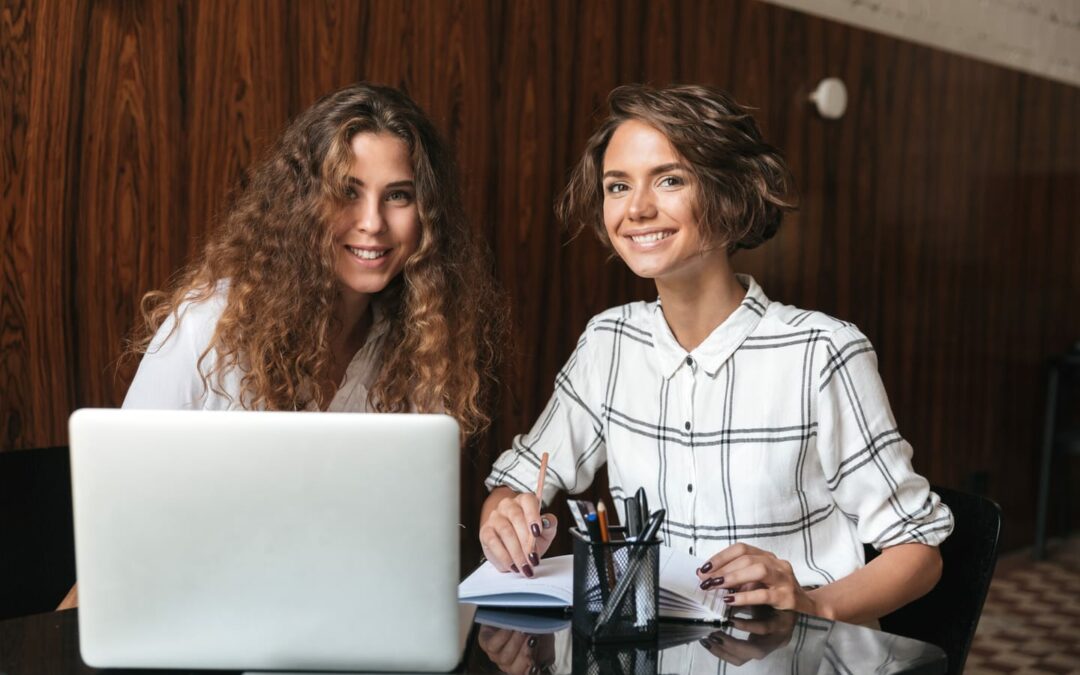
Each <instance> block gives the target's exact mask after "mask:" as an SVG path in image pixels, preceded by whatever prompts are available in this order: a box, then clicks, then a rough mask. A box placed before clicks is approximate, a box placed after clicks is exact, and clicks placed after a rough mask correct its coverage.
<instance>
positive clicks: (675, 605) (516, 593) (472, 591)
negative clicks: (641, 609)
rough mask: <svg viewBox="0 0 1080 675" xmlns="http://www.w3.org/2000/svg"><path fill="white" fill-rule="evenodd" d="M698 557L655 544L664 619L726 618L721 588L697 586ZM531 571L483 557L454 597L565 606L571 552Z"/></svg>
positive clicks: (570, 590)
mask: <svg viewBox="0 0 1080 675" xmlns="http://www.w3.org/2000/svg"><path fill="white" fill-rule="evenodd" d="M704 562H705V561H704V560H702V559H699V558H695V557H693V556H691V555H689V554H686V553H680V552H679V551H676V550H675V549H672V548H668V547H666V546H661V547H660V606H659V608H658V609H659V610H660V616H661V617H662V618H665V619H690V620H695V621H726V620H727V614H728V605H726V604H725V603H724V600H723V598H724V593H725V591H723V590H713V591H703V590H701V588H699V587H698V584H699V583H700V581H699V580H698V577H697V569H698V568H699V567H701V565H702V564H704ZM533 571H534V572H535V576H534V577H533V578H532V579H527V578H525V577H523V576H521V575H520V574H511V573H502V572H499V571H498V570H496V569H495V567H494V566H493V565H492V564H491V563H490V562H485V563H484V564H483V565H481V566H480V567H478V568H477V569H476V571H475V572H473V573H472V574H470V575H469V576H468V578H466V579H465V581H462V582H461V584H460V585H459V586H458V601H459V602H471V603H475V604H477V605H480V606H482V607H570V606H571V605H573V603H574V557H573V556H570V555H561V556H556V557H554V558H544V559H543V560H542V561H540V565H539V566H538V567H535V568H534V569H533Z"/></svg>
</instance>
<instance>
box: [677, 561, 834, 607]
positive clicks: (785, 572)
mask: <svg viewBox="0 0 1080 675" xmlns="http://www.w3.org/2000/svg"><path fill="white" fill-rule="evenodd" d="M697 575H698V579H700V580H701V588H702V590H719V589H721V588H724V589H728V590H730V591H731V593H729V594H728V595H727V596H725V597H724V602H726V603H728V604H730V605H734V606H736V607H740V606H743V605H769V606H770V607H775V608H776V609H792V610H795V611H797V612H802V613H803V614H812V615H814V616H822V612H821V608H819V607H818V606H817V603H816V602H815V601H814V599H813V597H811V596H810V594H809V593H807V591H806V590H804V589H803V587H802V586H800V585H799V582H798V580H796V579H795V573H794V571H792V569H791V563H789V562H788V561H786V560H781V559H780V558H777V557H776V556H775V555H773V554H772V553H770V552H768V551H763V550H761V549H759V548H754V547H753V546H749V545H747V544H734V545H732V546H728V547H727V548H725V549H724V550H723V551H720V552H719V553H717V554H716V555H714V556H713V557H711V558H709V560H708V561H707V562H706V563H705V564H704V565H702V566H701V568H700V569H698V571H697Z"/></svg>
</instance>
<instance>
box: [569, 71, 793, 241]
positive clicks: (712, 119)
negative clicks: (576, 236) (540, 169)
mask: <svg viewBox="0 0 1080 675" xmlns="http://www.w3.org/2000/svg"><path fill="white" fill-rule="evenodd" d="M608 108H609V113H608V116H607V117H606V118H605V119H604V121H603V122H602V123H601V124H600V128H599V129H597V130H596V132H595V133H594V134H593V135H592V136H591V137H590V138H589V140H588V142H587V143H586V145H585V152H584V153H583V154H582V157H581V160H580V161H579V162H578V163H577V165H576V166H575V167H574V170H573V173H572V174H571V177H570V182H569V183H568V184H567V186H566V189H565V190H564V191H563V193H562V196H561V197H560V199H559V201H558V202H557V204H556V207H555V209H556V214H557V215H558V217H559V220H560V221H561V222H562V223H563V224H564V225H566V226H568V227H570V228H571V229H573V230H575V231H577V232H580V231H581V229H582V228H585V227H592V228H593V230H594V231H595V232H596V234H597V236H598V237H600V240H601V241H602V242H603V243H604V244H606V245H607V246H608V247H609V248H610V246H611V242H610V241H609V240H608V236H607V230H606V229H605V228H604V190H603V186H602V184H601V183H602V176H603V173H604V154H605V153H606V152H607V146H608V143H609V142H610V141H611V136H612V135H613V134H614V133H615V130H616V129H617V128H619V125H621V124H622V123H623V122H627V121H629V120H638V121H640V122H644V123H645V124H648V125H649V126H651V127H654V128H655V129H657V130H658V131H660V132H661V133H662V134H664V136H666V137H667V139H668V140H669V141H670V142H671V144H672V146H673V147H674V148H675V150H676V151H677V152H678V153H679V155H681V156H682V158H683V159H684V160H685V161H686V163H687V164H688V165H689V170H690V173H691V175H692V177H693V180H694V188H695V190H694V212H695V215H696V216H697V221H698V224H699V226H700V227H701V229H702V240H703V242H704V244H705V245H706V246H709V245H718V244H719V245H723V246H725V247H726V248H727V251H728V253H733V252H735V251H736V250H738V249H744V248H754V247H756V246H758V245H760V244H761V243H762V242H764V241H766V240H768V239H769V238H771V237H772V236H773V235H774V234H776V231H777V230H778V229H779V228H780V222H781V220H783V216H784V212H785V211H790V210H793V209H794V208H795V202H794V196H793V192H794V181H793V179H792V178H791V172H790V171H789V170H788V167H787V164H786V163H785V162H784V158H783V156H782V155H781V154H780V151H779V150H777V149H776V148H774V147H773V146H771V145H769V144H768V143H766V142H765V141H764V140H763V139H762V136H761V131H760V130H759V129H758V126H757V122H755V121H754V118H753V116H752V115H751V114H750V112H749V111H748V110H747V109H746V108H745V107H743V106H741V105H739V104H738V103H737V102H736V101H735V99H733V98H732V97H731V96H730V95H729V94H727V93H725V92H723V91H721V90H719V89H715V88H712V87H704V86H697V85H693V86H673V87H667V88H664V89H656V88H653V87H650V86H647V85H642V84H630V85H623V86H621V87H616V88H615V89H614V90H612V92H611V94H610V95H609V96H608Z"/></svg>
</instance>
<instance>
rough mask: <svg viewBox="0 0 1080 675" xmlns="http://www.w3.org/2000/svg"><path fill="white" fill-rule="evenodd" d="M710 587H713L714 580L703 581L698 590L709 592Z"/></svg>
mask: <svg viewBox="0 0 1080 675" xmlns="http://www.w3.org/2000/svg"><path fill="white" fill-rule="evenodd" d="M709 586H712V579H706V580H705V581H702V582H701V583H700V584H699V585H698V588H700V589H701V590H703V591H707V590H709Z"/></svg>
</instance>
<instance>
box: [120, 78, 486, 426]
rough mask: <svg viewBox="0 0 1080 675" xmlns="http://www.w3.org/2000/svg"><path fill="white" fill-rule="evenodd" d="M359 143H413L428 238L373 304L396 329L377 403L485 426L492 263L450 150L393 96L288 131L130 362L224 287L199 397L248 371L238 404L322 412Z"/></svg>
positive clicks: (155, 304)
mask: <svg viewBox="0 0 1080 675" xmlns="http://www.w3.org/2000/svg"><path fill="white" fill-rule="evenodd" d="M363 132H376V133H390V134H393V135H394V136H396V137H398V138H400V139H401V140H402V141H404V142H405V144H406V145H407V146H408V148H409V151H410V157H411V161H412V168H413V172H414V181H415V185H416V200H417V206H418V211H419V218H420V229H421V234H420V243H419V247H418V249H417V251H416V252H415V253H414V254H413V255H412V256H411V257H410V258H409V259H408V260H407V261H406V263H405V266H404V268H403V269H402V272H401V274H399V275H398V276H397V277H396V278H395V279H394V280H393V281H392V282H391V283H390V284H389V286H388V287H387V288H386V289H384V290H383V291H382V292H381V293H379V294H378V295H377V296H376V297H375V298H374V300H375V302H377V303H378V304H379V307H380V309H381V310H382V313H383V315H384V316H385V318H386V320H387V321H388V329H387V332H386V334H385V337H384V341H383V347H382V354H381V356H382V366H381V370H380V372H379V374H378V376H377V378H376V381H375V383H374V385H373V387H372V389H371V391H370V399H369V405H371V406H372V407H373V409H375V410H378V411H382V412H401V411H408V410H415V411H418V412H430V411H436V412H441V411H445V412H447V413H448V414H450V415H452V416H453V417H455V418H456V419H457V420H458V423H459V424H460V426H461V429H462V434H463V436H464V437H469V436H472V435H474V434H476V433H479V432H480V431H483V430H484V429H486V428H487V426H488V425H489V424H490V419H491V418H490V408H491V400H490V397H491V394H492V393H493V390H494V384H495V369H496V367H497V361H498V356H499V348H500V347H501V344H502V341H503V339H504V335H505V332H506V330H505V317H506V310H505V307H504V305H505V301H504V298H503V295H502V293H501V292H500V291H499V290H498V289H497V286H496V283H495V280H494V276H493V273H492V265H491V258H490V252H489V251H488V249H487V247H486V246H485V245H484V244H483V243H482V240H481V238H479V237H478V236H477V235H476V234H475V233H474V232H473V231H472V229H471V228H470V226H469V224H468V222H467V220H466V218H465V215H464V211H463V208H462V204H461V193H460V189H459V185H458V178H457V171H456V165H455V162H454V159H453V155H452V153H451V151H450V148H449V146H448V145H447V144H446V142H444V141H443V139H442V138H441V136H440V135H439V133H438V132H437V131H436V130H435V127H434V125H433V124H432V123H431V121H430V120H429V119H428V117H427V116H426V115H425V114H424V113H423V111H422V110H421V109H420V108H419V107H418V106H417V105H416V104H415V103H414V102H413V101H412V100H411V99H410V98H409V97H408V96H406V95H405V94H404V93H402V92H400V91H398V90H396V89H393V88H390V87H383V86H377V85H372V84H365V83H359V84H354V85H352V86H349V87H346V88H344V89H341V90H340V91H337V92H334V93H332V94H329V95H328V96H325V97H323V98H322V99H320V100H319V101H318V102H316V103H315V104H314V105H313V106H312V107H310V108H309V109H308V110H306V111H305V112H303V113H301V114H300V115H299V116H298V117H297V118H296V119H295V120H293V122H292V123H291V124H290V125H289V126H288V128H286V129H285V131H284V132H283V133H282V135H281V137H280V138H279V139H278V141H277V143H276V144H275V145H274V147H273V148H272V150H271V151H270V152H269V154H268V155H267V156H266V158H265V159H263V160H262V161H261V162H260V163H259V164H258V165H257V166H256V168H255V169H254V171H253V172H252V175H251V179H250V182H249V184H248V185H247V186H246V187H245V188H243V189H242V190H241V191H240V192H239V193H238V195H237V197H236V198H235V199H234V202H233V204H232V205H231V206H230V208H229V210H228V212H227V214H226V215H225V217H224V219H223V222H222V223H221V224H220V226H219V227H218V228H217V229H216V230H215V231H214V232H213V234H212V235H211V238H210V240H209V242H208V243H207V244H206V246H205V248H204V249H203V251H202V254H201V256H200V257H199V258H198V259H197V260H196V262H195V263H194V264H193V265H191V266H190V267H188V268H186V269H185V270H183V271H182V272H181V273H180V274H179V275H178V277H177V279H176V281H175V282H174V283H173V284H172V285H171V290H168V291H155V292H151V293H148V294H147V295H146V296H145V297H144V298H143V304H142V313H143V319H144V323H143V326H142V328H141V329H140V330H139V331H138V332H137V334H136V339H135V340H134V341H133V343H132V346H131V351H132V352H133V353H136V354H140V353H145V351H146V350H147V349H148V348H149V345H150V343H151V340H152V339H153V337H154V335H155V333H156V332H157V330H158V329H159V328H160V326H161V325H162V323H163V322H164V321H165V319H166V318H167V317H168V316H169V315H170V314H172V315H176V316H179V310H180V307H181V305H182V304H183V303H184V302H188V301H199V300H202V299H206V298H208V297H210V296H211V295H213V294H214V292H215V290H216V288H217V284H218V281H219V280H223V279H228V280H229V292H228V301H227V305H226V307H225V309H224V311H223V313H222V315H221V318H220V320H219V321H218V324H217V328H216V331H215V333H214V335H213V338H212V339H211V341H210V344H209V345H208V346H207V349H206V351H205V352H203V354H202V355H201V356H200V358H199V363H200V364H201V363H202V362H203V361H204V360H205V359H206V358H207V356H208V355H209V354H210V353H211V352H212V351H214V352H216V362H215V363H214V365H213V369H212V370H211V371H210V372H209V373H206V374H205V375H204V386H206V387H207V388H211V387H215V382H216V379H215V375H218V376H219V375H220V374H221V373H222V372H224V371H225V370H227V369H230V368H235V367H240V369H241V372H242V373H243V375H242V378H241V387H242V393H241V400H240V401H239V403H240V405H241V406H243V407H246V408H258V409H270V410H303V409H308V408H310V407H311V406H313V405H314V406H321V405H322V404H323V403H324V401H323V400H322V395H321V393H320V389H321V388H320V387H319V386H318V383H319V382H320V381H321V380H323V379H325V377H326V376H327V373H328V372H329V370H330V366H331V364H332V360H333V357H332V354H331V350H330V341H329V336H330V335H331V334H332V332H333V330H334V318H333V310H334V307H335V302H336V299H337V297H338V293H339V288H340V285H339V281H338V279H337V275H336V268H335V261H336V255H337V253H336V249H335V247H334V242H333V233H332V229H331V227H330V218H331V216H332V215H333V214H334V213H336V212H338V210H339V209H340V208H341V207H342V205H343V204H344V203H345V200H346V199H347V193H348V189H349V185H348V182H347V178H348V172H349V169H350V165H351V162H352V157H353V156H352V150H351V148H350V141H351V139H352V137H353V136H355V135H356V134H358V133H363ZM200 370H201V369H200ZM215 391H217V389H216V388H215Z"/></svg>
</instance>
